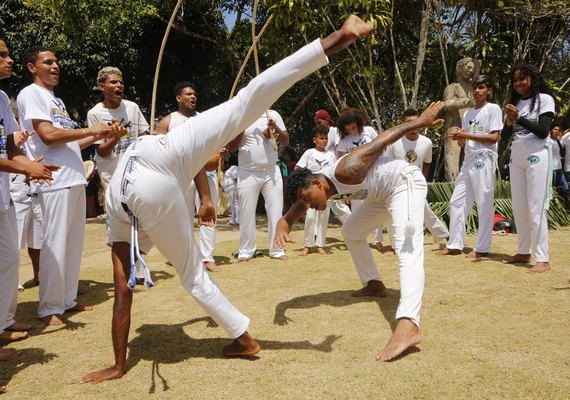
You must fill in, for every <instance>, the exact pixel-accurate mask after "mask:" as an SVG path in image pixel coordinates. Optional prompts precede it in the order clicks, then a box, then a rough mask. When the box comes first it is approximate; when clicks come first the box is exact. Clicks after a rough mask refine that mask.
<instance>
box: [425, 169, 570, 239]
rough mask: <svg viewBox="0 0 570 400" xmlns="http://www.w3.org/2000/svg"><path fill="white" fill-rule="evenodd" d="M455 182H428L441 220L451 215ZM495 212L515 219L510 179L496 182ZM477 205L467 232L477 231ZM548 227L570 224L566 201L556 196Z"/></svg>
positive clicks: (436, 212)
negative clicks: (450, 203)
mask: <svg viewBox="0 0 570 400" xmlns="http://www.w3.org/2000/svg"><path fill="white" fill-rule="evenodd" d="M454 186H455V185H454V183H453V182H436V183H429V184H428V194H427V200H428V202H429V203H430V207H431V209H432V211H433V212H434V213H435V215H437V216H438V217H439V218H440V219H441V220H443V221H448V222H449V217H450V208H449V201H450V199H451V196H452V194H453V189H454ZM494 204H495V212H496V213H498V214H501V215H502V216H503V217H505V219H506V220H507V221H513V220H514V216H513V206H512V200H511V184H510V182H508V181H504V180H503V181H497V182H495V202H494ZM477 218H478V217H477V207H473V209H472V211H471V212H470V213H469V216H468V217H467V221H466V225H467V233H476V232H477V226H478V219H477ZM547 218H548V227H549V228H550V229H560V228H561V227H563V226H567V225H570V216H569V215H568V213H567V212H566V211H565V210H564V203H563V202H562V201H561V199H560V198H559V197H558V196H554V198H553V199H552V201H551V202H550V208H549V209H548V216H547Z"/></svg>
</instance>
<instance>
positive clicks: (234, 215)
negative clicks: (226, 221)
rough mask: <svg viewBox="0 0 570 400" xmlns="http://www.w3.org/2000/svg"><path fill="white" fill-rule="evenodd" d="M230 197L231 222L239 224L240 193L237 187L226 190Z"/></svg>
mask: <svg viewBox="0 0 570 400" xmlns="http://www.w3.org/2000/svg"><path fill="white" fill-rule="evenodd" d="M226 193H227V195H228V198H229V199H230V212H231V215H230V223H231V224H236V225H237V224H239V195H238V191H237V189H233V190H230V191H228V192H226Z"/></svg>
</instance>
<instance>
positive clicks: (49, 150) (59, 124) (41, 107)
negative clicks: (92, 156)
mask: <svg viewBox="0 0 570 400" xmlns="http://www.w3.org/2000/svg"><path fill="white" fill-rule="evenodd" d="M17 102H18V111H19V115H20V123H21V124H22V127H23V128H24V129H25V130H27V131H28V132H31V135H30V137H29V138H28V141H27V142H26V149H27V156H28V157H29V158H30V159H31V160H35V159H36V158H38V157H40V156H43V157H44V159H43V161H42V162H43V163H46V164H57V165H59V166H60V168H59V170H57V171H54V172H53V174H52V177H53V182H52V184H51V185H48V184H41V185H36V184H32V185H33V186H34V188H32V190H33V191H38V192H48V191H54V190H58V189H64V188H68V187H72V186H79V185H85V184H86V183H87V181H86V180H85V170H84V168H83V160H82V159H81V149H80V148H79V143H77V141H76V140H75V141H73V142H69V143H63V144H50V145H46V144H45V143H44V142H43V140H42V139H41V138H40V135H38V134H37V132H35V131H34V125H33V120H41V121H49V122H51V124H52V125H53V126H54V127H55V128H59V129H65V130H71V129H75V126H76V124H75V122H74V121H73V120H72V119H71V118H70V117H69V114H68V113H67V110H66V109H65V104H63V101H61V100H60V99H59V98H57V97H55V96H54V94H53V92H52V91H51V90H48V89H46V88H43V87H41V86H38V85H36V84H35V83H32V84H31V85H29V86H26V87H25V88H24V89H23V90H22V91H21V92H20V94H19V95H18V99H17Z"/></svg>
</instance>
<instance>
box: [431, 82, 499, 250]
mask: <svg viewBox="0 0 570 400" xmlns="http://www.w3.org/2000/svg"><path fill="white" fill-rule="evenodd" d="M492 90H493V83H492V81H491V78H489V77H488V76H487V75H479V76H478V77H477V78H476V79H475V81H473V83H472V85H471V91H472V92H473V99H474V100H475V107H473V108H470V109H469V110H467V112H465V114H464V115H463V122H462V125H461V129H459V128H458V127H451V128H449V129H448V132H447V134H448V136H449V138H450V139H452V140H455V141H457V143H458V144H459V146H460V147H463V148H464V149H465V159H464V161H463V165H462V166H461V171H460V172H459V176H457V179H456V180H455V189H453V195H452V196H451V200H450V202H449V203H450V208H451V217H450V221H449V241H448V242H447V246H446V247H445V249H443V250H441V251H440V252H439V254H441V255H448V254H449V255H454V254H460V253H461V251H462V250H463V247H464V245H465V234H466V226H465V221H466V220H467V216H468V215H469V213H470V212H471V208H473V202H475V203H476V204H477V215H478V217H479V227H478V229H477V242H476V243H475V248H474V249H473V251H471V252H470V253H469V254H468V255H467V257H469V258H481V257H482V256H486V255H487V253H489V251H490V250H491V237H492V233H493V215H494V202H495V188H494V183H495V171H496V169H497V141H498V140H499V132H500V131H501V129H502V127H503V122H502V117H503V114H502V112H501V108H500V107H499V106H498V105H496V104H494V103H488V102H487V100H488V98H489V96H490V95H491V93H492Z"/></svg>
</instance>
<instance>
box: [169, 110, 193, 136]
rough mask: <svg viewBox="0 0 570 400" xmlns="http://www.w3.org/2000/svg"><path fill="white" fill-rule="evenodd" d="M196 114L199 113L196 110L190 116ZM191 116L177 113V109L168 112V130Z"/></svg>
mask: <svg viewBox="0 0 570 400" xmlns="http://www.w3.org/2000/svg"><path fill="white" fill-rule="evenodd" d="M198 114H200V113H199V112H198V111H196V113H195V114H194V115H193V116H192V117H195V116H196V115H198ZM192 117H187V116H185V115H184V114H181V113H179V112H178V111H174V112H173V113H170V124H168V132H170V131H171V130H173V129H174V128H176V127H177V126H180V125H182V124H183V123H184V122H186V121H188V119H189V118H192Z"/></svg>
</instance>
